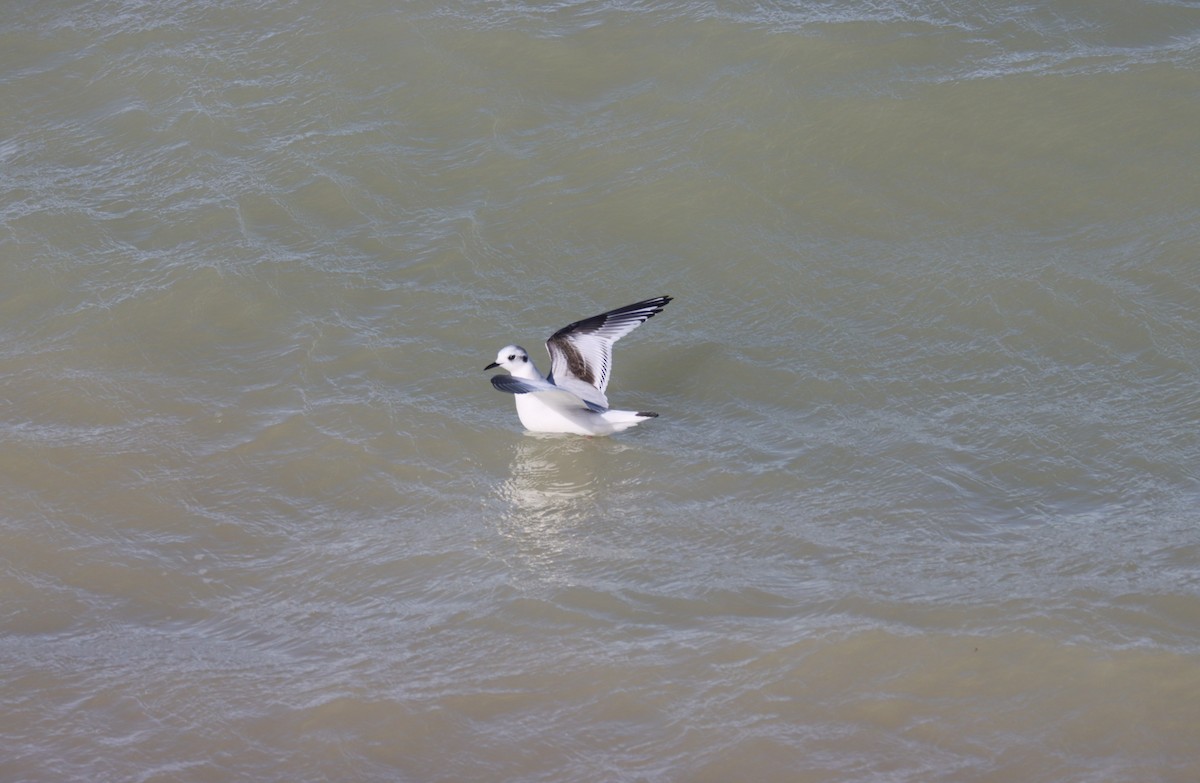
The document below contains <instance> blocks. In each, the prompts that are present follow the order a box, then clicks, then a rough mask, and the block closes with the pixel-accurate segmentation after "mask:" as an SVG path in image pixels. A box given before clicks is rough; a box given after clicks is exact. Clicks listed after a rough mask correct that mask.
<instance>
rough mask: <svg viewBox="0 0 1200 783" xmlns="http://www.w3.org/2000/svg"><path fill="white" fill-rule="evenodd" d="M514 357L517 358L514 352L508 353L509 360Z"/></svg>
mask: <svg viewBox="0 0 1200 783" xmlns="http://www.w3.org/2000/svg"><path fill="white" fill-rule="evenodd" d="M516 358H517V355H516V354H515V353H510V354H509V355H508V360H509V361H510V362H511V361H512V360H513V359H516Z"/></svg>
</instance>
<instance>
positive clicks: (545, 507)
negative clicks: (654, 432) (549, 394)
mask: <svg viewBox="0 0 1200 783" xmlns="http://www.w3.org/2000/svg"><path fill="white" fill-rule="evenodd" d="M623 448H624V447H623V446H620V445H618V444H615V443H613V442H611V441H604V442H601V441H598V440H592V439H588V438H576V437H570V436H562V435H546V434H536V433H526V435H525V437H523V438H521V439H519V440H518V441H517V442H516V443H515V444H514V445H513V452H512V462H511V464H510V467H509V477H508V478H507V479H506V480H504V481H503V482H501V483H500V484H499V485H498V486H497V489H496V492H497V494H498V495H499V496H500V497H501V499H503V500H504V501H505V503H506V504H507V506H508V509H507V511H506V512H505V513H504V515H503V528H504V532H505V533H506V534H507V535H509V536H511V537H512V538H513V539H515V540H519V543H520V544H521V547H522V549H525V550H526V554H527V555H532V554H535V552H536V553H537V555H538V556H540V557H553V556H556V555H559V554H562V553H563V552H565V551H567V550H569V549H573V548H575V545H576V544H578V543H580V542H582V541H584V540H586V538H581V537H582V536H583V533H582V532H581V530H580V529H581V528H582V526H583V524H584V523H585V522H587V521H588V520H591V519H594V518H595V517H596V516H597V514H599V513H600V510H599V508H598V504H599V502H600V499H601V495H602V494H603V492H602V490H603V488H604V487H605V486H606V485H607V482H606V481H605V478H604V476H605V473H606V471H605V469H604V466H605V464H606V463H607V462H608V461H609V459H610V457H611V456H612V453H613V451H614V449H615V450H618V451H619V450H622V449H623Z"/></svg>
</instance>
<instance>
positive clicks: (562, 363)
mask: <svg viewBox="0 0 1200 783" xmlns="http://www.w3.org/2000/svg"><path fill="white" fill-rule="evenodd" d="M670 301H671V297H669V296H656V297H655V298H653V299H646V300H645V301H642V302H636V303H634V304H631V305H625V306H624V307H618V308H617V309H616V310H609V311H608V312H607V313H600V315H593V316H592V317H591V318H585V319H583V320H582V321H576V322H575V323H573V324H569V325H567V326H564V327H563V328H562V329H559V330H558V331H557V332H555V333H554V334H553V335H551V336H550V339H549V340H547V341H546V349H547V350H548V351H549V352H550V379H551V381H552V382H553V383H554V385H555V386H559V387H561V388H564V389H568V390H569V391H571V392H574V393H575V394H577V395H579V396H580V397H581V398H582V399H584V400H585V401H587V402H590V403H594V404H597V405H602V406H604V407H605V408H607V407H608V398H607V397H605V396H604V390H605V389H607V388H608V378H609V375H610V374H611V373H612V344H613V343H615V342H616V341H617V340H620V339H621V338H622V337H624V336H625V335H627V334H629V333H630V332H632V331H633V330H634V329H636V328H637V327H638V326H640V325H642V324H643V323H645V321H646V319H648V318H652V317H654V316H655V315H657V314H658V313H661V312H662V310H663V308H664V307H666V306H667V302H670Z"/></svg>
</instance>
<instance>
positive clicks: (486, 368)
mask: <svg viewBox="0 0 1200 783" xmlns="http://www.w3.org/2000/svg"><path fill="white" fill-rule="evenodd" d="M499 366H500V365H499V364H498V363H496V362H492V363H491V364H489V365H488V366H487V367H484V368H483V369H484V370H490V369H492V368H493V367H499Z"/></svg>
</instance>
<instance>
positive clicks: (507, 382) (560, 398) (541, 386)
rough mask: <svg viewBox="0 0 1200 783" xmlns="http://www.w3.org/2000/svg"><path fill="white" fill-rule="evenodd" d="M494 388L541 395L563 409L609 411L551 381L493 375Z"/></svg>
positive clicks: (512, 392)
mask: <svg viewBox="0 0 1200 783" xmlns="http://www.w3.org/2000/svg"><path fill="white" fill-rule="evenodd" d="M492 386H494V387H496V388H497V389H499V390H500V391H502V392H508V393H509V394H540V395H542V398H543V399H544V400H546V402H548V403H552V404H555V405H558V406H560V407H563V408H587V409H588V410H591V411H595V412H596V413H603V412H604V411H606V410H608V408H607V406H603V405H597V404H596V403H594V402H591V401H590V400H585V399H583V398H581V397H580V396H579V395H577V394H572V393H571V392H570V391H569V390H567V389H563V388H560V387H558V386H556V385H555V384H553V383H550V382H549V381H534V380H529V379H528V378H515V377H513V376H511V375H493V376H492Z"/></svg>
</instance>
